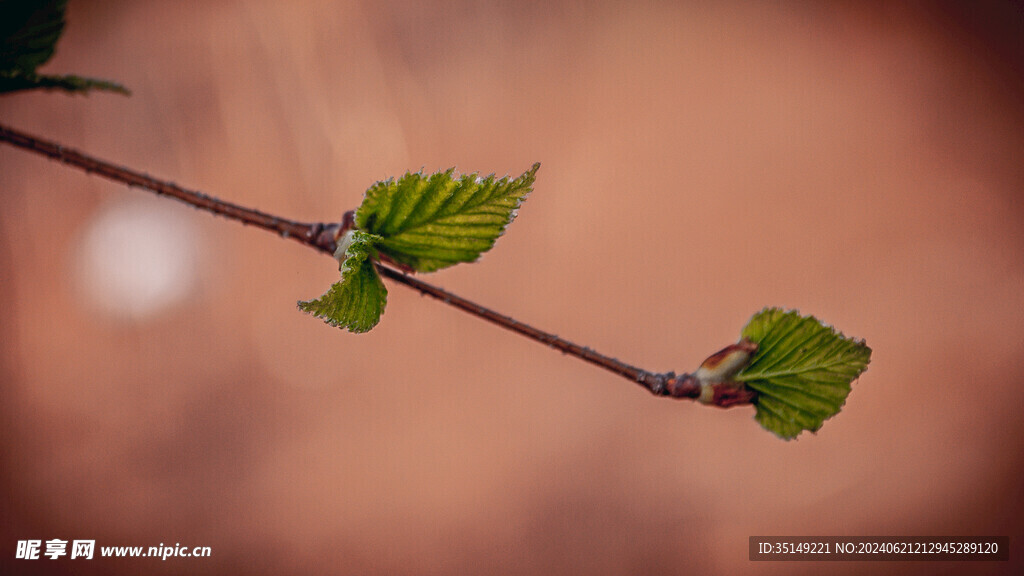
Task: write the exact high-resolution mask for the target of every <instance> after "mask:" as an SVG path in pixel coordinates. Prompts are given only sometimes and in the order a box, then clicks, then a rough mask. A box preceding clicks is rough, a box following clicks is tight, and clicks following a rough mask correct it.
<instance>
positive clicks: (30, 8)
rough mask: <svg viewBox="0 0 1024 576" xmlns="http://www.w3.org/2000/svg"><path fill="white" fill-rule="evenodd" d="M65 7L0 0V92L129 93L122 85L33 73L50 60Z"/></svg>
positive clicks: (46, 1)
mask: <svg viewBox="0 0 1024 576" xmlns="http://www.w3.org/2000/svg"><path fill="white" fill-rule="evenodd" d="M66 6H67V1H66V0H0V93H4V92H15V91H18V90H30V89H40V88H41V89H59V90H66V91H68V92H88V91H89V90H108V91H112V92H120V93H122V94H129V92H128V89H127V88H125V87H124V86H121V85H120V84H117V83H114V82H109V81H107V80H99V79H95V78H84V77H81V76H75V75H41V74H38V73H37V72H36V69H37V68H39V67H40V66H42V65H43V64H45V63H46V62H47V61H48V60H49V59H50V58H51V57H53V53H54V50H55V49H56V46H57V40H59V39H60V35H61V33H62V32H63V31H64V9H65V8H66Z"/></svg>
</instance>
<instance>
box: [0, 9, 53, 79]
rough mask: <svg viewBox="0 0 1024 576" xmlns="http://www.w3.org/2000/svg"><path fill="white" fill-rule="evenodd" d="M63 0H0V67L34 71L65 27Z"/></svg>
mask: <svg viewBox="0 0 1024 576" xmlns="http://www.w3.org/2000/svg"><path fill="white" fill-rule="evenodd" d="M66 5H67V1H66V0H34V1H28V0H0V70H4V71H13V70H20V71H22V72H25V73H34V72H35V70H36V68H38V67H40V66H42V65H43V64H44V63H45V62H46V61H47V60H49V59H50V58H51V57H52V56H53V52H54V49H55V47H56V45H57V39H58V38H60V35H61V32H63V31H64V8H65V7H66Z"/></svg>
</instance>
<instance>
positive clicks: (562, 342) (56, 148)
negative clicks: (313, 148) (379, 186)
mask: <svg viewBox="0 0 1024 576" xmlns="http://www.w3.org/2000/svg"><path fill="white" fill-rule="evenodd" d="M0 142H7V143H9V144H12V145H14V146H17V147H19V148H23V149H25V150H29V151H31V152H35V153H37V154H42V155H44V156H47V157H49V158H52V159H54V160H57V161H58V162H63V163H64V164H68V165H71V166H75V167H77V168H81V169H82V170H85V171H86V172H89V173H93V174H98V175H100V176H102V177H104V178H107V179H109V180H113V181H115V182H119V183H122V184H127V185H128V186H134V187H137V188H143V189H146V190H149V191H151V192H155V193H157V194H158V195H161V196H169V197H171V198H175V199H177V200H179V201H181V202H184V203H186V204H189V205H191V206H194V207H196V208H200V209H203V210H207V211H209V212H212V213H213V214H217V215H220V216H224V217H225V218H229V219H231V220H236V221H238V222H241V223H243V224H249V225H252V226H256V227H258V228H262V229H264V230H268V231H270V232H274V233H275V234H278V235H280V236H281V237H284V238H291V239H293V240H296V241H298V242H301V243H302V244H305V245H307V246H309V247H311V248H314V249H316V250H319V251H321V252H325V253H327V254H334V250H335V247H336V239H337V238H338V237H339V235H340V233H343V232H344V231H345V230H346V229H347V228H348V227H350V226H351V225H352V224H351V222H352V219H351V217H347V218H345V219H343V221H342V222H339V223H329V224H327V223H312V224H310V223H304V222H295V221H292V220H287V219H284V218H280V217H278V216H274V215H271V214H266V213H264V212H260V211H258V210H253V209H251V208H245V207H243V206H238V205H236V204H232V203H230V202H225V201H223V200H218V199H217V198H214V197H212V196H209V195H206V194H203V193H201V192H196V191H193V190H188V189H186V188H182V187H180V186H178V185H176V184H173V183H170V182H165V181H162V180H157V179H156V178H152V177H150V176H146V175H145V174H140V173H138V172H135V171H134V170H130V169H128V168H123V167H120V166H116V165H114V164H111V163H109V162H106V161H104V160H100V159H98V158H94V157H92V156H89V155H87V154H83V153H81V152H78V151H75V150H72V149H69V148H65V147H64V146H61V145H60V144H57V143H54V142H50V141H47V140H43V139H41V138H36V137H34V136H30V135H28V134H25V133H23V132H19V131H17V130H14V129H11V128H7V127H5V126H3V125H0ZM377 269H378V270H379V271H380V273H381V274H382V275H384V276H385V277H387V278H388V279H390V280H392V281H394V282H397V283H399V284H404V285H405V286H408V287H410V288H412V289H414V290H418V291H419V292H420V293H422V294H426V295H428V296H431V297H433V298H436V299H437V300H440V301H441V302H444V303H445V304H448V305H450V306H454V307H456V308H458V309H460V310H463V311H465V312H468V313H469V314H472V315H473V316H476V317H478V318H482V319H484V320H486V321H488V322H491V323H493V324H497V325H498V326H501V327H502V328H505V329H507V330H511V331H513V332H516V333H518V334H521V335H523V336H525V337H527V338H530V339H531V340H536V341H537V342H540V343H541V344H545V345H547V346H549V347H551V348H554V349H556V350H560V351H561V352H562V353H564V354H568V355H570V356H574V357H576V358H579V359H580V360H583V361H585V362H589V363H591V364H594V365H597V366H600V367H601V368H604V369H605V370H608V371H610V372H614V373H615V374H618V375H619V376H622V377H624V378H627V379H629V380H631V381H633V382H635V383H637V384H640V385H641V386H643V387H644V388H646V389H647V390H649V391H650V392H652V393H653V394H656V395H659V396H671V397H673V398H691V399H696V398H698V397H700V396H701V390H702V388H701V383H700V382H699V381H698V379H697V378H695V377H694V376H692V375H689V374H681V375H679V376H676V375H675V374H674V373H672V372H668V373H652V372H648V371H646V370H643V369H641V368H638V367H636V366H632V365H630V364H626V363H625V362H622V361H620V360H616V359H615V358H612V357H611V356H606V355H604V354H601V353H599V352H597V351H595V350H592V349H591V348H588V347H586V346H580V345H579V344H576V343H574V342H571V341H569V340H566V339H564V338H560V337H558V336H556V335H554V334H551V333H550V332H545V331H543V330H540V329H538V328H534V327H533V326H530V325H529V324H525V323H523V322H520V321H518V320H516V319H515V318H512V317H511V316H505V315H504V314H499V313H498V312H495V311H494V310H491V309H490V308H486V307H484V306H481V305H479V304H477V303H475V302H472V301H470V300H467V299H465V298H463V297H461V296H458V295H456V294H453V293H451V292H448V291H447V290H444V289H442V288H439V287H437V286H434V285H432V284H428V283H427V282H424V281H422V280H419V279H418V278H415V277H413V276H411V275H409V274H407V273H405V272H403V271H399V270H395V269H394V268H391V267H389V266H386V265H384V264H382V263H379V262H378V263H377ZM723 384H725V385H718V386H715V387H714V391H715V393H714V395H713V396H710V397H707V398H703V399H702V401H703V402H706V403H709V404H715V405H718V406H723V407H726V406H733V405H737V404H748V403H750V402H751V401H753V399H754V396H753V394H752V393H751V392H749V391H744V390H743V389H740V388H736V387H735V386H730V384H732V383H723Z"/></svg>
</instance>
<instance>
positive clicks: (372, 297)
mask: <svg viewBox="0 0 1024 576" xmlns="http://www.w3.org/2000/svg"><path fill="white" fill-rule="evenodd" d="M380 240H381V238H380V237H379V236H375V235H373V234H367V233H365V232H360V231H358V230H353V231H351V232H349V236H348V237H346V241H347V245H345V244H343V245H342V246H341V248H343V250H340V251H341V252H343V254H341V255H342V256H344V260H343V261H342V264H341V281H340V282H335V283H334V284H333V285H332V286H331V288H330V290H328V291H327V293H326V294H324V295H323V296H321V297H320V298H319V299H317V300H308V301H305V302H299V309H300V310H303V311H305V312H309V313H310V314H313V315H314V316H316V317H317V318H321V319H322V320H323V321H324V322H327V323H328V324H330V325H331V326H337V327H339V328H346V329H348V330H349V331H351V332H357V333H358V332H366V331H368V330H370V329H371V328H373V327H374V326H376V325H377V323H378V322H380V316H381V314H383V313H384V307H385V306H386V305H387V297H388V291H387V288H385V287H384V282H383V281H382V280H381V279H380V275H379V274H378V273H377V269H376V268H375V267H374V265H373V259H372V256H373V251H374V243H376V242H379V241H380Z"/></svg>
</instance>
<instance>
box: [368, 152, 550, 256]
mask: <svg viewBox="0 0 1024 576" xmlns="http://www.w3.org/2000/svg"><path fill="white" fill-rule="evenodd" d="M538 168H540V164H534V165H533V167H532V168H530V170H528V171H526V172H525V173H524V174H523V175H522V176H520V177H518V178H515V179H513V180H510V179H509V178H508V177H505V178H501V179H496V178H495V177H494V175H493V174H492V175H490V176H488V177H486V178H479V177H477V175H476V174H467V175H465V176H462V177H457V176H456V175H455V170H454V169H451V170H447V171H445V172H438V173H435V174H432V175H431V176H429V177H427V176H424V175H423V174H422V173H406V174H405V176H402V177H401V178H399V179H398V180H397V181H396V180H394V179H391V180H385V181H383V182H378V183H376V184H374V185H373V186H371V187H370V188H369V190H367V191H366V195H365V197H364V198H363V203H362V205H360V206H359V209H358V210H357V211H356V217H355V222H356V226H357V227H358V228H359V229H361V230H364V231H366V232H370V233H373V234H376V235H378V236H380V237H381V238H382V240H381V241H380V242H378V243H377V249H378V250H380V252H381V253H383V254H385V255H387V256H388V257H389V258H391V259H392V260H394V261H395V262H397V263H399V264H403V265H406V266H409V267H410V268H412V269H414V270H417V271H420V272H432V271H434V270H439V269H441V268H445V267H447V266H451V265H453V264H458V263H459V262H473V261H475V260H476V259H477V258H479V257H480V255H481V254H482V253H484V252H486V251H488V250H490V249H491V247H492V246H494V242H495V240H497V239H498V237H499V236H501V235H502V233H504V231H505V227H506V226H508V224H509V222H511V221H512V219H513V218H515V215H516V210H518V208H519V206H520V205H521V204H522V202H523V200H524V199H525V198H526V195H527V194H529V193H530V191H531V187H532V185H533V181H534V178H535V175H536V173H537V169H538Z"/></svg>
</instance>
